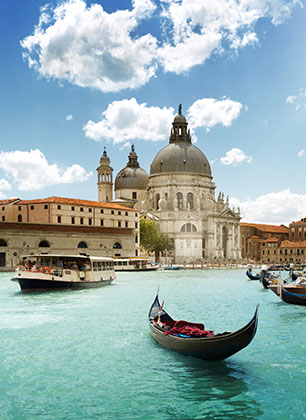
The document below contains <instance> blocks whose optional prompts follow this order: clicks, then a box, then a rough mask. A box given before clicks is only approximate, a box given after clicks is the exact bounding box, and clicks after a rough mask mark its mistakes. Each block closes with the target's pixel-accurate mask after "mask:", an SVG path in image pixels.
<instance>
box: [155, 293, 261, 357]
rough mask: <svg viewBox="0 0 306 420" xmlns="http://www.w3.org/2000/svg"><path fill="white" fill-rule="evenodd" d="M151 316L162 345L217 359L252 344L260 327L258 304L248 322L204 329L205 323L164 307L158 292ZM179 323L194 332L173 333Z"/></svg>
mask: <svg viewBox="0 0 306 420" xmlns="http://www.w3.org/2000/svg"><path fill="white" fill-rule="evenodd" d="M148 317H149V325H150V330H151V335H152V337H153V338H154V340H155V341H157V342H158V343H159V344H161V345H162V346H164V347H166V348H167V349H169V350H174V351H177V352H179V353H182V354H184V355H186V356H193V357H197V358H200V359H203V360H209V361H215V360H224V359H226V358H227V357H230V356H232V355H233V354H235V353H237V352H238V351H240V350H242V349H243V348H244V347H246V346H248V345H249V344H250V342H251V341H252V340H253V338H254V336H255V334H256V330H257V323H258V305H257V307H256V311H255V314H254V316H253V318H252V319H251V321H250V322H249V323H248V324H247V325H245V326H244V327H243V328H241V329H240V330H237V331H235V332H223V333H220V334H214V332H213V331H205V330H204V325H203V324H196V323H191V322H187V321H175V320H174V319H172V318H171V316H170V315H168V314H167V312H166V311H165V310H164V309H163V305H162V306H161V305H160V302H159V299H158V294H157V295H156V297H155V300H154V302H153V303H152V306H151V308H150V311H149V315H148ZM180 327H183V329H182V328H181V331H186V329H187V330H189V331H190V330H192V331H194V334H191V335H186V333H185V334H179V333H178V334H176V335H173V334H174V333H175V332H177V330H178V329H180ZM186 327H187V328H186ZM172 331H173V334H172ZM195 335H196V336H195Z"/></svg>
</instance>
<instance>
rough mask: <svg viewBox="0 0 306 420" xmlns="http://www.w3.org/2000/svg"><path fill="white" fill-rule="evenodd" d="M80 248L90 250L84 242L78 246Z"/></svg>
mask: <svg viewBox="0 0 306 420" xmlns="http://www.w3.org/2000/svg"><path fill="white" fill-rule="evenodd" d="M78 248H88V246H87V243H86V242H84V241H81V242H80V243H79V245H78Z"/></svg>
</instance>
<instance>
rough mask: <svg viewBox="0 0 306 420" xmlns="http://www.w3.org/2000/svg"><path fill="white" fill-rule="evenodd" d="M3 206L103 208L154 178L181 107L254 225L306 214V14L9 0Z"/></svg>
mask: <svg viewBox="0 0 306 420" xmlns="http://www.w3.org/2000/svg"><path fill="white" fill-rule="evenodd" d="M0 18H1V25H0V31H1V32H2V33H1V39H2V40H3V41H2V43H1V45H0V49H1V57H2V61H1V65H0V89H1V95H0V111H1V123H2V124H1V147H0V199H5V198H10V197H19V198H22V199H32V198H44V197H48V196H51V195H58V196H63V197H71V198H83V199H89V200H96V199H97V186H96V168H97V166H98V163H99V158H100V156H101V154H102V152H103V148H104V146H106V148H107V152H108V155H109V157H110V159H111V165H112V167H113V168H114V173H115V174H116V173H117V172H118V171H119V170H120V169H122V168H123V167H124V166H125V165H126V163H127V156H128V153H129V150H130V145H131V143H134V144H135V148H136V152H137V154H138V156H139V162H140V165H141V167H142V168H144V169H145V170H146V171H147V172H149V170H150V163H151V161H152V160H153V158H154V156H155V155H156V153H157V152H158V151H159V150H160V149H161V148H162V147H163V146H165V145H166V144H167V143H168V136H169V130H170V127H171V121H172V119H173V116H174V115H175V114H176V112H177V107H178V104H180V103H181V104H182V106H183V114H184V115H185V116H186V117H187V119H188V121H189V126H190V128H191V130H192V135H193V140H194V142H195V143H196V145H197V147H199V148H200V149H201V150H202V151H203V152H204V153H205V155H206V156H207V158H208V159H209V161H210V162H211V165H212V171H213V177H214V181H215V183H216V186H217V192H218V191H223V192H224V193H225V195H229V196H230V199H231V201H230V202H231V204H232V205H234V206H236V207H237V206H239V207H240V208H241V214H242V217H243V220H244V221H249V222H261V223H265V222H266V223H286V224H288V223H290V222H291V221H292V220H298V219H299V218H301V217H306V191H305V166H306V80H305V78H306V43H305V39H306V25H305V23H306V11H305V8H304V7H303V2H298V1H294V0H270V1H269V2H268V1H265V0H244V1H242V2H239V3H238V2H237V1H236V0H216V1H214V2H211V1H209V0H203V1H201V2H200V1H197V0H163V1H155V0H134V1H128V0H126V1H116V2H114V1H106V0H105V1H104V0H102V1H83V0H70V1H61V2H59V1H55V0H53V1H49V2H48V3H47V2H45V1H42V0H23V1H22V2H21V1H20V0H2V1H1V3H0Z"/></svg>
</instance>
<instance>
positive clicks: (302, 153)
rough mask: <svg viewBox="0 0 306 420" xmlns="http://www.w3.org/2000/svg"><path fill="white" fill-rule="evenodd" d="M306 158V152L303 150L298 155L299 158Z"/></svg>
mask: <svg viewBox="0 0 306 420" xmlns="http://www.w3.org/2000/svg"><path fill="white" fill-rule="evenodd" d="M302 156H306V150H304V149H302V150H300V151H299V153H298V157H302Z"/></svg>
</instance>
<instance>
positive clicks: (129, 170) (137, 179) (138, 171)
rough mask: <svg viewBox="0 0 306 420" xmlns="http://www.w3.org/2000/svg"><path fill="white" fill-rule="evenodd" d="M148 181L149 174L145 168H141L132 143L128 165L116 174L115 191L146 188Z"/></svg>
mask: <svg viewBox="0 0 306 420" xmlns="http://www.w3.org/2000/svg"><path fill="white" fill-rule="evenodd" d="M148 181H149V175H148V174H147V172H146V171H145V170H144V169H142V168H140V166H139V163H138V161H137V154H136V152H135V148H134V145H132V148H131V152H130V154H129V161H128V163H127V165H126V167H125V168H123V169H121V171H120V172H119V173H118V175H117V176H116V179H115V191H118V190H124V189H133V190H143V189H144V190H145V189H146V188H147V185H148Z"/></svg>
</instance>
